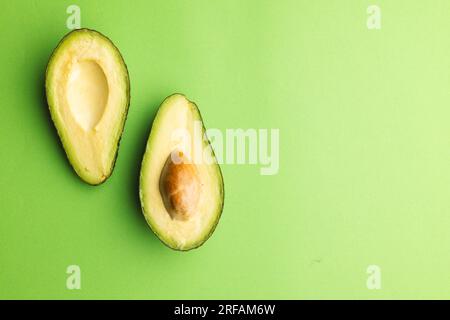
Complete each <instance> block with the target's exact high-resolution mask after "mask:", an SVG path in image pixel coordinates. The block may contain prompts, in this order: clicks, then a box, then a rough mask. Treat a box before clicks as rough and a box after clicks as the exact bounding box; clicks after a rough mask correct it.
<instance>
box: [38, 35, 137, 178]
mask: <svg viewBox="0 0 450 320" xmlns="http://www.w3.org/2000/svg"><path fill="white" fill-rule="evenodd" d="M45 88H46V95H47V103H48V105H49V108H50V113H51V117H52V120H53V122H54V124H55V126H56V129H57V131H58V135H59V137H60V139H61V141H62V144H63V147H64V150H65V151H66V154H67V157H68V159H69V161H70V163H71V165H72V167H73V168H74V169H75V171H76V173H77V174H78V176H80V178H81V179H82V180H84V181H85V182H87V183H89V184H92V185H97V184H100V183H102V182H104V181H105V180H106V179H107V178H108V177H109V176H110V175H111V173H112V170H113V167H114V163H115V160H116V157H117V149H118V145H119V141H120V137H121V135H122V131H123V127H124V124H125V119H126V116H127V112H128V106H129V102H130V82H129V77H128V71H127V67H126V65H125V62H124V60H123V58H122V56H121V54H120V52H119V50H118V49H117V48H116V47H115V46H114V44H113V43H112V42H111V41H110V40H109V39H108V38H106V37H105V36H104V35H102V34H100V33H99V32H97V31H94V30H89V29H79V30H74V31H71V32H70V33H69V34H67V35H66V36H65V37H64V38H63V39H62V40H61V42H60V43H59V44H58V46H57V47H56V49H55V50H54V52H53V54H52V56H51V58H50V61H49V63H48V66H47V71H46V79H45Z"/></svg>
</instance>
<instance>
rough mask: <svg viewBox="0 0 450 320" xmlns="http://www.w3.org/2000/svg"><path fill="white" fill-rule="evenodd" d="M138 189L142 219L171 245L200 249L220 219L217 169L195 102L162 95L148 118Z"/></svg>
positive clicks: (220, 181) (221, 199) (220, 182)
mask: <svg viewBox="0 0 450 320" xmlns="http://www.w3.org/2000/svg"><path fill="white" fill-rule="evenodd" d="M139 191H140V192H139V193H140V200H141V206H142V211H143V213H144V216H145V219H146V220H147V223H148V224H149V226H150V227H151V229H152V230H153V232H154V233H155V234H156V235H157V236H158V237H159V239H160V240H161V241H162V242H163V243H164V244H166V245H167V246H169V247H170V248H172V249H176V250H190V249H193V248H196V247H199V246H200V245H202V244H203V243H204V242H205V241H206V240H207V239H208V238H209V237H210V236H211V234H212V233H213V231H214V229H215V227H216V225H217V223H218V221H219V218H220V215H221V213H222V209H223V203H224V187H223V178H222V173H221V171H220V167H219V165H218V163H217V160H216V157H215V155H214V150H213V148H212V146H211V144H210V142H209V140H208V138H207V136H206V133H205V127H204V125H203V121H202V118H201V116H200V112H199V110H198V108H197V106H196V105H195V104H194V103H193V102H191V101H189V100H188V99H186V97H185V96H183V95H181V94H174V95H171V96H169V97H168V98H166V99H165V100H164V102H163V103H162V104H161V106H160V108H159V110H158V113H157V115H156V118H155V120H154V121H153V126H152V130H151V133H150V137H149V139H148V142H147V147H146V151H145V154H144V158H143V160H142V167H141V176H140V190H139Z"/></svg>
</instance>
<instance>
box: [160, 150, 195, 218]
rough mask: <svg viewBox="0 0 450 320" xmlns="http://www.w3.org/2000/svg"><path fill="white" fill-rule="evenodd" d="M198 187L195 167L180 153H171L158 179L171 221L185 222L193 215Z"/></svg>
mask: <svg viewBox="0 0 450 320" xmlns="http://www.w3.org/2000/svg"><path fill="white" fill-rule="evenodd" d="M174 160H175V162H174ZM200 187H201V183H200V179H199V173H198V169H197V166H196V165H195V164H193V163H190V161H189V160H188V159H187V158H186V156H185V155H184V154H183V153H182V152H181V151H174V152H172V153H171V154H170V155H169V157H168V158H167V161H166V163H165V165H164V168H163V170H162V172H161V177H160V192H161V196H162V199H163V202H164V206H165V207H166V209H167V211H168V213H169V214H170V216H171V218H172V219H175V220H182V221H186V220H189V219H190V218H191V217H192V216H194V215H195V213H196V212H197V208H198V203H199V199H200Z"/></svg>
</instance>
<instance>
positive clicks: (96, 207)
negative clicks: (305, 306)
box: [0, 0, 450, 299]
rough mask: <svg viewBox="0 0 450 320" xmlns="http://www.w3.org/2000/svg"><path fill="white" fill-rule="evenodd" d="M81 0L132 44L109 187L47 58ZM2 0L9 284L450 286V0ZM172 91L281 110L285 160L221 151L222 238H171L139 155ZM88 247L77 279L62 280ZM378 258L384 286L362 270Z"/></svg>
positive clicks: (262, 120)
mask: <svg viewBox="0 0 450 320" xmlns="http://www.w3.org/2000/svg"><path fill="white" fill-rule="evenodd" d="M73 3H76V4H78V5H79V6H80V7H81V14H82V27H89V28H93V29H97V30H99V31H101V32H102V33H104V34H105V35H107V36H108V37H110V38H111V39H112V40H113V42H114V43H115V44H116V45H117V46H118V47H119V49H120V51H121V53H122V54H123V56H124V59H125V61H126V63H127V65H128V68H129V72H130V79H131V105H130V111H129V114H128V120H127V123H126V125H125V131H124V135H123V138H122V143H121V146H120V149H119V157H118V160H117V164H116V168H115V171H114V173H113V175H112V177H111V178H110V179H109V180H108V181H107V182H106V183H105V184H104V185H101V186H99V187H92V186H89V185H86V184H84V183H83V182H81V181H80V180H79V178H78V177H77V176H76V175H75V174H74V173H73V170H72V168H71V167H70V166H69V164H68V161H67V159H66V158H65V154H64V152H63V150H62V147H61V145H60V142H59V140H58V138H57V135H56V130H55V128H54V126H53V124H52V123H51V121H50V116H49V112H48V109H47V105H46V103H45V100H44V70H45V66H46V63H47V60H48V58H49V56H50V53H51V51H52V50H53V48H54V47H55V46H56V44H57V43H58V41H59V40H60V38H61V37H62V36H63V35H64V34H65V33H66V32H67V31H68V30H67V28H66V19H67V17H68V15H67V14H66V8H67V6H68V5H69V4H73ZM372 3H373V2H372V1H370V2H369V1H360V0H358V1H357V0H354V1H325V0H323V1H299V0H292V1H286V0H282V1H273V0H271V1H261V0H258V1H256V0H254V1H241V0H239V1H237V0H231V1H230V0H227V1H211V0H202V1H199V0H189V1H188V0H176V1H175V0H171V1H133V2H132V3H130V2H129V1H108V2H107V3H106V1H105V3H101V2H99V1H2V3H1V12H0V39H1V41H2V49H1V50H0V61H1V63H2V67H1V74H0V97H1V107H0V137H1V138H0V139H1V143H0V146H1V152H0V298H63V299H68V298H82V299H85V298H160V299H163V298H418V297H423V298H448V297H450V232H449V230H450V197H449V185H450V166H449V164H450V163H449V160H450V126H449V119H450V38H449V35H448V31H449V30H450V19H449V12H450V1H446V0H440V1H439V0H436V1H432V2H429V1H424V0H420V1H406V0H404V1H377V4H379V5H380V7H381V10H382V28H381V30H378V31H376V30H368V29H367V27H366V18H367V14H366V8H367V6H368V5H369V4H372ZM173 92H183V93H185V94H186V95H187V96H188V97H189V98H190V99H192V100H194V101H196V102H197V104H198V106H199V107H200V109H201V111H202V115H203V118H204V120H205V125H206V127H207V128H220V129H225V128H239V127H242V128H279V129H280V172H279V174H278V175H275V176H260V175H259V167H258V166H254V165H244V166H242V165H241V166H237V165H224V166H222V169H223V174H224V180H225V209H224V212H223V215H222V219H221V221H220V223H219V226H218V228H217V229H216V232H215V233H214V235H213V236H212V238H211V239H210V240H209V241H208V242H207V243H206V244H205V245H204V246H203V247H201V248H200V249H198V250H194V251H191V252H188V253H183V252H175V251H171V250H170V249H168V248H167V247H165V246H164V245H163V244H162V243H160V242H159V240H158V239H157V238H156V236H154V235H153V233H152V232H151V231H150V229H149V228H148V227H147V225H146V223H145V220H144V218H143V216H142V213H141V211H140V208H139V197H138V178H139V177H138V175H139V169H140V162H141V158H142V155H143V152H144V148H145V143H146V139H147V137H148V133H149V129H150V125H151V122H152V120H153V117H154V115H155V112H156V109H157V107H158V105H159V104H160V103H161V101H162V100H163V99H164V98H165V97H166V96H167V95H169V94H171V93H173ZM70 264H77V265H79V266H80V267H81V271H82V289H81V290H78V291H77V290H73V291H71V290H67V289H66V286H65V284H66V277H67V275H66V273H65V271H66V267H67V266H68V265H70ZM370 264H376V265H379V266H380V268H381V270H382V289H381V290H372V291H371V290H368V289H367V288H366V278H367V275H366V268H367V266H368V265H370Z"/></svg>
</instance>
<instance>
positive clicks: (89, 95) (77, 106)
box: [67, 60, 109, 131]
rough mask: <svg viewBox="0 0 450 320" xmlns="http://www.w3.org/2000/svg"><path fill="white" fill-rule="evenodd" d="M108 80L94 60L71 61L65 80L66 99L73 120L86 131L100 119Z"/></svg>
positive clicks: (105, 99)
mask: <svg viewBox="0 0 450 320" xmlns="http://www.w3.org/2000/svg"><path fill="white" fill-rule="evenodd" d="M108 94H109V88H108V80H107V79H106V76H105V73H104V72H103V69H102V68H101V66H100V65H99V64H98V63H97V62H96V61H94V60H81V61H77V62H75V63H73V65H72V67H71V69H70V71H69V77H68V81H67V101H68V103H69V107H70V110H71V112H72V115H73V117H74V119H75V121H76V122H77V123H78V124H79V125H80V126H81V127H82V128H83V129H84V130H86V131H89V130H91V129H93V128H94V127H95V126H96V124H97V123H98V122H99V121H100V119H101V117H102V115H103V113H104V111H105V107H106V103H107V102H108Z"/></svg>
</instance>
